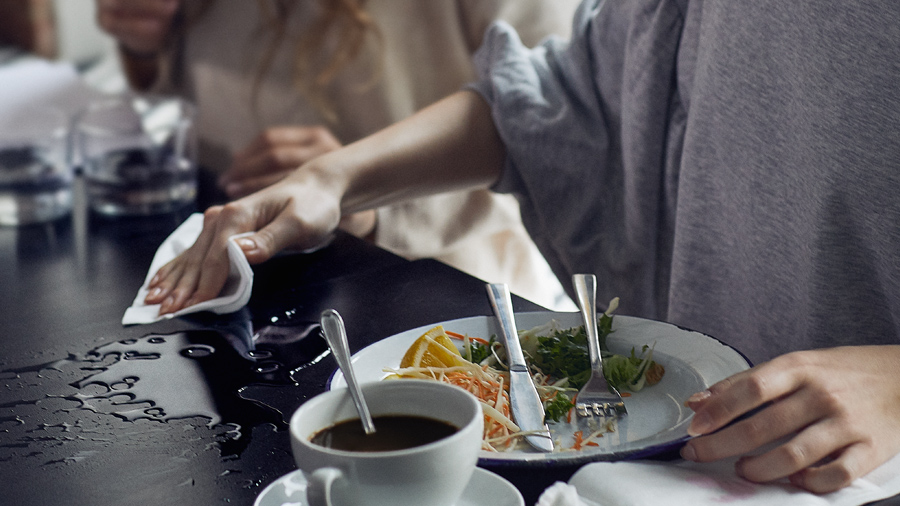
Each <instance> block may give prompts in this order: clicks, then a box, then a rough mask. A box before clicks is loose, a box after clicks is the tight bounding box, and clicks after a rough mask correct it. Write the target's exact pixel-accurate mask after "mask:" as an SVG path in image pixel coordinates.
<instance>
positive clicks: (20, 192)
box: [0, 107, 73, 225]
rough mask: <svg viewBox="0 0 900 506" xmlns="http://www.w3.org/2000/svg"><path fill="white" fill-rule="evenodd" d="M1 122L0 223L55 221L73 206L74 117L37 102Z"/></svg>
mask: <svg viewBox="0 0 900 506" xmlns="http://www.w3.org/2000/svg"><path fill="white" fill-rule="evenodd" d="M3 120H4V121H3V122H2V123H3V124H2V125H0V225H28V224H32V223H43V222H48V221H53V220H56V219H59V218H62V217H64V216H67V215H68V214H69V213H70V212H71V211H72V178H73V176H72V166H71V163H70V160H69V117H68V116H67V115H66V114H64V113H63V112H62V111H59V110H56V109H52V108H46V107H35V108H32V109H29V110H26V111H25V112H24V113H23V114H21V115H19V116H17V117H16V118H3Z"/></svg>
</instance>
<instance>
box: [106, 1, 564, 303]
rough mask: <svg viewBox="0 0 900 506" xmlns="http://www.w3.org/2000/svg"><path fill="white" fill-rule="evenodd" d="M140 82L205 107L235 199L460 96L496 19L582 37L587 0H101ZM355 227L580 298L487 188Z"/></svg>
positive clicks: (511, 209) (220, 172) (529, 289)
mask: <svg viewBox="0 0 900 506" xmlns="http://www.w3.org/2000/svg"><path fill="white" fill-rule="evenodd" d="M97 6H98V22H99V24H100V26H101V27H102V28H103V29H105V30H106V31H107V32H108V33H110V34H111V35H112V36H113V37H115V38H116V39H117V40H118V43H119V48H120V53H121V57H122V64H123V68H124V69H125V73H126V75H127V77H128V80H129V82H130V83H131V86H132V87H133V88H134V89H136V90H139V91H147V92H154V93H163V94H177V95H180V96H182V97H185V98H187V99H189V100H191V101H192V102H194V103H195V104H196V105H197V107H198V111H199V119H198V133H199V138H200V155H199V159H200V165H201V167H203V169H204V171H206V172H207V174H209V173H212V174H214V176H215V178H216V183H217V186H218V187H219V188H220V189H221V191H222V192H224V193H225V195H226V196H227V198H231V199H233V198H238V197H241V196H244V195H247V194H249V193H252V192H254V191H256V190H259V189H261V188H263V187H265V186H268V185H270V184H272V183H274V182H277V181H278V180H280V179H282V178H283V177H285V176H286V175H287V174H288V173H290V172H291V171H293V170H294V169H296V168H297V167H298V166H300V165H302V164H303V163H305V162H306V161H308V160H310V159H312V158H314V157H316V156H318V155H320V154H322V153H325V152H328V151H332V150H334V149H337V148H338V147H340V146H342V145H345V144H348V143H351V142H353V141H355V140H357V139H360V138H362V137H365V136H366V135H368V134H371V133H373V132H375V131H377V130H379V129H381V128H383V127H385V126H388V125H390V124H392V123H395V122H397V121H398V120H401V119H403V118H405V117H407V116H409V115H411V114H412V113H414V112H415V111H417V110H419V109H421V108H422V107H424V106H426V105H428V104H431V103H432V102H435V101H437V100H439V99H440V98H443V97H444V96H446V95H449V94H451V93H453V92H455V91H457V90H458V89H459V88H460V87H461V86H462V85H463V84H465V83H466V82H468V81H471V80H472V79H474V77H475V71H474V67H473V64H472V62H471V56H472V54H473V53H474V51H475V50H476V49H477V48H478V47H479V46H480V45H481V42H482V37H483V34H484V32H485V30H486V29H487V27H488V26H489V25H490V24H491V23H492V22H493V21H494V20H496V19H503V20H506V21H508V22H509V23H511V24H512V25H513V26H515V27H516V28H517V29H518V30H519V32H520V33H521V34H522V37H523V39H524V40H525V42H526V43H527V44H529V45H534V44H536V43H538V42H539V41H541V40H542V39H544V38H545V37H547V36H548V35H559V36H562V37H567V35H568V32H569V25H570V23H571V16H572V12H573V11H574V7H575V3H574V2H573V1H572V0H566V1H562V2H561V1H559V0H428V1H421V0H369V1H364V0H318V1H290V0H279V1H273V0H259V1H246V0H98V2H97ZM341 228H343V229H344V230H346V231H348V232H351V233H353V234H355V235H358V236H360V237H369V238H371V239H373V240H374V242H375V243H376V244H378V245H379V246H382V247H384V248H386V249H388V250H390V251H393V252H395V253H397V254H400V255H402V256H404V257H407V258H426V257H429V258H435V259H438V260H441V261H443V262H445V263H447V264H449V265H452V266H454V267H457V268H459V269H461V270H463V271H466V272H468V273H470V274H472V275H474V276H477V277H479V278H482V279H484V280H487V281H491V282H505V283H508V284H509V285H510V289H511V290H512V291H513V292H514V293H516V294H518V295H521V296H523V297H525V298H528V299H530V300H532V301H534V302H537V303H539V304H542V305H544V306H547V307H550V308H554V309H561V308H569V307H570V305H571V301H570V300H569V299H568V297H567V296H566V295H565V293H564V291H563V289H562V287H561V285H560V284H559V282H558V281H557V280H556V278H555V276H553V274H552V271H551V269H550V268H549V266H548V265H547V263H546V261H545V260H544V259H543V257H542V256H541V254H540V252H539V251H538V250H537V248H536V246H535V245H534V243H533V242H532V241H531V239H530V238H529V236H528V234H527V232H526V231H525V229H524V227H523V225H522V223H521V218H520V216H519V209H518V204H517V202H516V201H515V199H514V198H513V197H511V196H509V195H498V194H493V193H491V192H489V191H487V190H473V191H469V190H466V191H459V192H454V193H450V194H445V195H440V196H433V197H426V198H420V199H416V200H413V201H409V202H406V203H403V204H398V205H392V206H387V207H382V208H379V209H377V210H376V211H367V212H363V213H358V214H354V215H351V216H345V217H343V219H342V222H341Z"/></svg>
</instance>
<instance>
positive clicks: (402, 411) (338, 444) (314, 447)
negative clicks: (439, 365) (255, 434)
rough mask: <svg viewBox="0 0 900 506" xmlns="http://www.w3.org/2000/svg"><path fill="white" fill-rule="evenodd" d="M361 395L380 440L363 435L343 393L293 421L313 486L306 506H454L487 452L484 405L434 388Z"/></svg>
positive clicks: (403, 386) (301, 464)
mask: <svg viewBox="0 0 900 506" xmlns="http://www.w3.org/2000/svg"><path fill="white" fill-rule="evenodd" d="M362 390H363V396H364V397H365V400H366V402H367V404H368V406H369V411H370V412H371V414H372V417H373V419H374V420H375V428H376V431H375V433H374V434H370V435H366V434H364V432H363V429H362V423H361V422H360V421H359V415H358V414H357V411H356V407H355V406H354V404H353V399H352V398H351V396H350V393H349V391H348V390H347V389H345V388H343V389H337V390H332V391H330V392H326V393H324V394H320V395H318V396H316V397H314V398H312V399H310V400H308V401H306V402H305V403H304V404H303V405H301V406H300V407H299V408H298V409H297V410H296V411H295V412H294V414H293V416H292V417H291V423H290V432H291V447H292V450H293V454H294V460H295V462H296V463H297V467H298V468H299V469H300V470H301V471H303V473H304V475H305V477H306V479H307V482H308V484H307V489H306V494H307V502H308V504H309V505H310V506H353V505H363V504H365V505H367V506H387V505H392V506H421V505H425V504H427V505H429V506H451V505H452V504H454V503H455V502H456V501H457V499H459V497H460V496H461V495H462V493H463V491H464V490H465V487H466V484H467V483H468V481H469V479H470V478H471V476H472V473H473V472H474V471H475V466H476V464H477V461H478V452H479V450H480V449H481V438H482V431H483V424H484V420H483V415H482V411H481V405H480V403H479V401H478V400H477V399H476V398H475V397H474V396H473V395H471V394H470V393H468V392H466V391H465V390H463V389H461V388H459V387H455V386H453V385H449V384H446V383H441V382H437V381H428V380H409V379H402V380H385V381H381V382H377V383H368V384H365V385H363V386H362ZM379 433H380V434H379ZM417 437H419V438H421V439H416V438H417ZM369 438H371V439H369ZM432 439H433V440H432Z"/></svg>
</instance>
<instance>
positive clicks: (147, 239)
mask: <svg viewBox="0 0 900 506" xmlns="http://www.w3.org/2000/svg"><path fill="white" fill-rule="evenodd" d="M190 212H191V211H190V210H185V211H184V212H181V213H175V214H171V215H165V216H157V217H152V218H131V219H119V220H110V219H104V218H100V217H97V216H93V215H91V214H90V213H88V212H87V211H85V210H84V209H83V205H81V203H80V202H78V203H76V211H75V212H74V213H73V215H72V216H71V217H70V218H67V219H64V220H61V221H59V222H57V223H53V224H48V225H40V226H29V227H22V228H9V227H7V228H3V227H0V287H2V289H0V344H2V348H0V350H2V351H0V481H2V487H0V504H2V505H7V504H9V505H41V506H44V505H47V504H67V505H72V506H78V505H85V506H87V505H90V506H104V505H117V506H118V505H123V504H129V505H130V504H135V505H136V504H140V505H173V504H190V505H211V504H242V505H251V504H253V501H254V500H255V498H256V496H257V495H258V494H259V493H260V492H261V491H262V490H263V488H265V486H267V485H268V484H270V483H271V482H273V481H274V480H276V479H277V478H278V477H280V476H282V475H284V474H286V473H288V472H290V471H292V470H294V469H295V465H294V462H293V459H292V456H291V451H290V444H289V437H288V432H287V430H286V421H287V419H288V418H289V417H290V415H291V413H292V412H293V410H294V409H295V408H296V407H297V406H298V405H300V404H301V403H302V402H303V401H304V400H306V399H308V398H310V397H312V396H314V395H316V394H317V393H320V392H322V391H324V390H325V388H326V383H327V381H328V379H329V377H330V375H331V374H332V372H333V371H334V370H335V368H336V363H335V362H334V360H333V359H332V357H331V356H330V355H328V353H327V347H326V345H325V343H324V340H322V339H321V338H320V337H319V335H318V329H317V327H316V322H317V321H318V317H319V314H320V313H321V311H322V310H324V309H327V308H334V309H337V310H338V311H339V312H340V313H341V314H342V315H343V317H344V320H345V323H346V326H347V330H348V334H349V342H350V348H351V351H353V352H355V351H358V350H360V349H361V348H363V347H365V346H366V345H368V344H370V343H372V342H375V341H377V340H379V339H382V338H384V337H387V336H390V335H393V334H395V333H398V332H401V331H404V330H407V329H410V328H414V327H418V326H421V325H426V324H430V323H434V322H440V321H444V320H449V319H454V318H461V317H467V316H475V315H490V314H492V313H491V308H490V305H489V303H488V300H487V297H486V295H485V289H484V282H483V281H481V280H478V279H476V278H473V277H471V276H469V275H466V274H464V273H462V272H460V271H457V270H455V269H453V268H450V267H448V266H446V265H444V264H441V263H439V262H436V261H433V260H417V261H407V260H405V259H403V258H400V257H398V256H396V255H393V254H391V253H389V252H387V251H384V250H382V249H379V248H377V247H374V246H372V245H371V244H369V243H366V242H364V241H362V240H359V239H356V238H353V237H350V236H347V235H338V236H337V238H336V239H335V241H334V242H333V243H332V244H331V245H329V246H328V247H326V248H325V249H322V250H320V251H318V252H315V253H312V254H307V255H285V256H281V257H278V258H275V259H273V260H271V261H270V262H267V263H265V264H262V265H260V266H257V267H255V269H254V271H255V281H254V290H253V297H252V298H251V301H250V304H249V305H248V307H247V308H246V309H245V310H243V311H241V312H239V313H236V314H233V315H229V316H219V317H212V316H196V317H193V318H180V319H175V320H169V321H165V322H159V323H156V324H152V325H141V326H130V327H123V326H122V325H121V324H120V321H121V317H122V314H123V312H124V310H125V308H126V307H128V306H129V305H130V303H131V301H132V300H133V299H134V296H135V294H136V292H137V289H138V287H139V286H140V285H141V283H142V281H143V279H144V277H145V275H146V272H147V269H148V267H149V265H150V261H151V259H152V256H153V254H154V252H155V250H156V248H157V247H158V245H159V244H160V243H161V242H162V240H163V239H164V238H165V237H166V236H167V235H168V234H169V233H170V232H171V231H172V230H174V229H175V227H176V226H177V225H178V224H179V223H181V221H182V220H183V219H185V218H186V217H187V216H188V214H189V213H190ZM514 306H515V309H516V310H517V311H526V310H539V309H542V308H540V307H539V306H536V305H535V304H532V303H530V302H528V301H525V300H523V299H520V298H516V297H514ZM253 336H255V341H254V343H255V346H254V348H255V349H254V350H252V351H251V350H250V347H249V346H248V343H249V342H250V340H251V338H252V337H253ZM671 457H674V456H662V458H671ZM491 470H493V471H495V472H498V473H499V474H501V475H503V476H504V477H506V478H507V479H509V480H510V481H512V482H513V483H514V484H515V485H516V486H517V487H518V488H519V489H520V490H521V491H522V492H523V495H524V496H525V498H526V503H527V504H528V505H529V506H530V505H532V504H534V502H535V501H536V499H537V497H538V495H539V494H540V492H541V491H543V490H544V489H545V488H546V487H547V486H549V485H551V484H552V483H553V482H554V481H556V480H563V481H564V480H566V479H568V477H569V476H570V475H571V473H572V472H574V471H575V469H574V468H556V469H516V468H502V469H491ZM895 502H896V499H895V500H893V502H891V503H892V504H893V503H895ZM888 503H889V502H888V501H884V502H882V504H888Z"/></svg>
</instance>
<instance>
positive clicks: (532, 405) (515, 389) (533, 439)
mask: <svg viewBox="0 0 900 506" xmlns="http://www.w3.org/2000/svg"><path fill="white" fill-rule="evenodd" d="M487 291H488V296H489V298H490V299H491V306H493V308H494V314H496V315H497V320H498V321H499V322H500V329H501V330H502V332H501V335H502V339H503V346H504V347H505V348H506V357H507V360H508V361H509V402H510V407H511V408H512V415H513V421H514V422H516V425H518V426H519V429H521V430H522V431H525V432H533V434H530V435H528V436H525V440H526V441H528V443H529V444H531V446H533V447H535V448H536V449H538V450H540V451H542V452H551V451H553V439H552V438H551V437H550V428H549V427H547V424H546V423H545V422H544V405H543V404H542V403H541V398H540V396H538V393H537V389H536V388H535V387H534V380H532V378H531V373H530V372H529V371H528V364H526V363H525V354H524V353H522V345H521V344H520V343H519V334H518V332H516V320H515V317H514V316H513V307H512V299H511V298H510V296H509V288H508V287H507V286H506V285H505V284H502V283H490V284H488V285H487Z"/></svg>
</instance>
